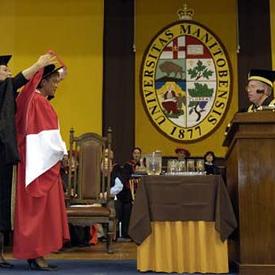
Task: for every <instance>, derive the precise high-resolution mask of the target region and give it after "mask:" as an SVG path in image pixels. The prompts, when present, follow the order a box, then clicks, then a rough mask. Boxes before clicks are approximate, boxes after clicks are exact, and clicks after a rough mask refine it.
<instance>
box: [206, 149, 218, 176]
mask: <svg viewBox="0 0 275 275" xmlns="http://www.w3.org/2000/svg"><path fill="white" fill-rule="evenodd" d="M215 159H216V156H215V154H214V152H212V151H208V152H206V153H205V155H204V169H205V172H206V175H217V174H219V169H218V167H217V166H216V165H215V163H214V162H215Z"/></svg>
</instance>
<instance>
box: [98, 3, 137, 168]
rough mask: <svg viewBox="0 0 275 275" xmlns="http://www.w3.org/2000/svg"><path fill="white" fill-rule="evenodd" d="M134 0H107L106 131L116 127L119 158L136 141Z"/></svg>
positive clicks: (126, 155) (121, 159)
mask: <svg viewBox="0 0 275 275" xmlns="http://www.w3.org/2000/svg"><path fill="white" fill-rule="evenodd" d="M133 43H134V0H105V2H104V49H103V53H104V61H103V65H104V67H103V68H104V69H103V127H102V129H103V131H104V134H105V133H106V131H107V128H108V127H109V126H110V127H112V130H113V149H114V154H115V160H116V161H117V162H119V163H120V164H123V163H124V162H126V161H127V160H128V159H129V158H130V155H131V150H132V148H133V146H134V143H135V88H134V87H135V83H134V72H135V63H134V62H135V54H134V52H133Z"/></svg>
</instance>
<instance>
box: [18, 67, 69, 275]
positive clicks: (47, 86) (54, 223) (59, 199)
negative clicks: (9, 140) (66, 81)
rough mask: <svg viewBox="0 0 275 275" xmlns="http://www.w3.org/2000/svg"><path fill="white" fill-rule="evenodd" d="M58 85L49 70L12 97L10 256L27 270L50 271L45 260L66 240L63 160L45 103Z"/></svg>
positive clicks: (63, 150) (54, 117)
mask: <svg viewBox="0 0 275 275" xmlns="http://www.w3.org/2000/svg"><path fill="white" fill-rule="evenodd" d="M59 81H60V74H59V71H58V70H57V69H56V68H55V66H54V65H48V66H46V67H45V68H44V72H42V71H39V72H38V73H37V74H36V75H35V76H34V77H33V79H32V80H31V81H30V82H29V83H28V84H27V85H26V86H25V87H24V89H23V91H22V92H21V93H20V95H19V96H18V97H17V114H16V129H17V139H18V150H19V156H20V159H21V161H20V163H19V165H18V171H17V172H18V175H17V185H16V205H15V221H14V243H13V255H14V257H15V258H18V259H27V260H28V263H29V266H30V268H31V269H35V270H47V271H48V270H49V271H50V270H54V269H56V268H57V267H56V266H54V265H50V264H48V263H47V261H46V260H45V258H44V257H45V256H46V255H47V254H49V253H51V252H54V251H58V250H59V249H60V248H62V246H63V243H64V242H65V241H66V240H69V229H68V222H67V215H66V208H65V200H64V191H63V185H62V181H61V176H60V165H61V160H62V159H63V158H64V155H66V154H67V151H66V146H65V143H64V142H63V140H62V138H61V135H60V130H59V123H58V118H57V114H56V112H55V110H54V108H53V107H52V105H51V104H50V102H49V100H48V97H53V96H54V94H55V91H56V88H57V86H58V83H59Z"/></svg>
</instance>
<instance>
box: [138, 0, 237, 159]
mask: <svg viewBox="0 0 275 275" xmlns="http://www.w3.org/2000/svg"><path fill="white" fill-rule="evenodd" d="M183 2H184V1H182V0H173V1H166V0H150V1H147V0H138V1H136V36H135V37H136V47H137V52H136V68H135V70H136V125H135V129H136V134H135V138H136V145H138V146H140V147H141V148H143V151H144V152H150V151H152V150H155V149H161V151H162V152H163V154H164V155H173V154H174V150H175V148H176V147H178V146H183V147H185V148H188V149H189V150H190V152H191V154H192V155H193V156H200V155H203V154H204V153H205V152H206V150H213V151H215V152H216V154H217V155H218V156H221V157H222V156H224V155H225V152H226V148H224V147H222V142H223V139H224V130H225V128H226V125H227V124H228V123H229V122H230V120H231V119H232V117H233V115H234V113H235V112H236V110H237V105H238V104H237V97H238V96H237V95H238V91H237V82H238V79H237V73H236V72H237V54H236V1H228V0H209V1H201V0H193V1H188V4H190V7H191V8H193V9H194V10H195V16H194V18H193V19H194V20H195V21H197V22H199V23H201V24H203V25H205V26H206V27H208V28H209V29H210V30H211V31H212V32H214V33H215V34H216V36H218V37H219V38H220V39H221V41H222V42H223V44H224V45H225V47H226V49H227V52H228V54H229V58H230V60H231V63H232V69H233V91H232V99H231V105H230V106H229V109H228V112H227V115H226V117H225V119H224V121H223V123H222V124H221V125H220V127H219V128H218V130H216V131H215V132H213V134H212V135H211V136H209V137H208V138H205V139H203V140H202V141H198V142H196V143H192V144H182V145H180V144H179V143H178V142H176V141H172V140H170V139H168V138H167V137H165V136H164V135H163V134H161V133H160V132H159V131H158V130H157V129H156V128H155V127H154V126H153V124H152V123H151V122H150V119H149V117H148V116H147V114H146V112H145V109H144V107H143V103H142V98H141V96H140V86H139V71H140V66H141V60H142V56H143V53H144V51H145V49H146V47H147V46H148V44H149V43H150V41H151V39H152V38H153V37H154V36H155V35H156V34H157V33H158V32H159V31H160V30H161V29H162V28H163V27H165V26H166V25H168V24H170V23H172V22H174V21H176V20H177V14H176V12H177V10H178V9H179V8H182V4H183Z"/></svg>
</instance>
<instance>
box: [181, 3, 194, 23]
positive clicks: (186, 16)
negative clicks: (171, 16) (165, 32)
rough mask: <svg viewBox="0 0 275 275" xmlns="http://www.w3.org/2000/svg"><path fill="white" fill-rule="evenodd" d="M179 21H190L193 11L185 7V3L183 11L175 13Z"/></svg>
mask: <svg viewBox="0 0 275 275" xmlns="http://www.w3.org/2000/svg"><path fill="white" fill-rule="evenodd" d="M177 14H178V17H179V19H180V20H192V17H193V15H194V10H193V9H189V8H188V7H187V3H184V4H183V9H179V10H178V11H177Z"/></svg>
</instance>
